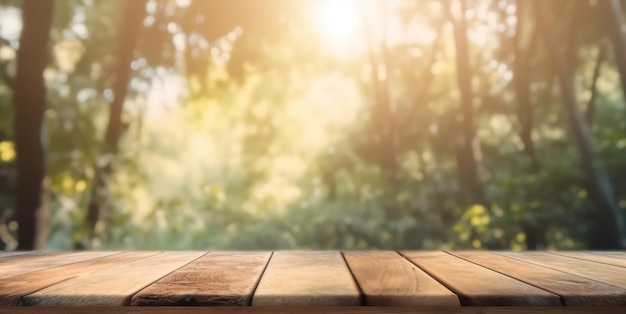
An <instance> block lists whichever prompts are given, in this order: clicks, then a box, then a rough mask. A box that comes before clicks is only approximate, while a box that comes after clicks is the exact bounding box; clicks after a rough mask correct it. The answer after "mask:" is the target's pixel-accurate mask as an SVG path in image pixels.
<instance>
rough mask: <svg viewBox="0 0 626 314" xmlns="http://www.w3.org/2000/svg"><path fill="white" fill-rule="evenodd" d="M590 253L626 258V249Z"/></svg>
mask: <svg viewBox="0 0 626 314" xmlns="http://www.w3.org/2000/svg"><path fill="white" fill-rule="evenodd" d="M589 253H592V254H598V255H604V256H612V257H617V258H626V251H590V252H589Z"/></svg>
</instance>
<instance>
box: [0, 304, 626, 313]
mask: <svg viewBox="0 0 626 314" xmlns="http://www.w3.org/2000/svg"><path fill="white" fill-rule="evenodd" d="M620 310H621V311H620ZM2 311H3V312H2V313H3V314H13V313H19V314H24V313H33V309H32V308H29V307H9V308H3V309H2ZM37 313H58V314H92V313H95V314H100V313H106V314H109V313H129V314H130V313H132V314H153V313H156V314H162V313H176V314H178V313H180V314H198V313H203V314H231V313H232V314H234V313H254V314H293V313H298V314H309V313H328V314H354V313H367V314H396V313H397V314H406V313H411V314H413V313H432V314H496V313H498V314H528V313H550V314H579V313H580V314H583V313H584V314H605V313H606V314H613V313H623V309H622V308H619V307H593V308H590V307H570V306H568V307H533V308H532V309H529V308H528V307H520V306H517V307H498V306H491V307H478V306H464V307H459V306H454V307H438V306H436V307H397V306H395V307H376V306H358V307H357V306H334V307H327V306H319V307H314V306H253V307H232V306H231V307H212V306H211V307H200V306H193V307H190V306H164V307H153V306H123V307H38V308H37Z"/></svg>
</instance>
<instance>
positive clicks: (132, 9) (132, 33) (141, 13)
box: [86, 0, 147, 236]
mask: <svg viewBox="0 0 626 314" xmlns="http://www.w3.org/2000/svg"><path fill="white" fill-rule="evenodd" d="M124 3H125V5H126V7H125V9H124V10H125V11H124V16H123V19H122V21H121V24H120V29H119V42H118V51H117V65H116V70H115V83H114V85H113V94H114V98H113V101H112V102H111V105H110V107H109V123H108V126H107V130H106V135H105V139H104V148H103V154H102V155H103V156H101V162H98V163H96V171H95V178H94V183H93V186H92V190H91V199H90V201H89V205H88V208H87V218H86V220H87V225H88V227H89V230H90V232H91V234H92V236H93V234H94V231H95V227H96V224H97V223H98V220H99V219H100V206H101V205H102V203H103V202H104V201H105V195H106V191H107V182H108V179H109V177H110V176H111V173H112V171H113V168H112V167H113V161H114V159H115V158H116V157H117V154H118V144H119V141H120V138H121V136H122V133H123V129H124V127H123V123H122V112H123V110H124V101H125V99H126V95H127V93H128V86H129V83H130V80H131V76H132V69H131V66H130V65H131V63H132V61H133V59H134V57H133V52H134V50H135V47H136V45H137V41H138V40H139V35H140V32H141V26H142V25H143V20H144V18H145V17H146V3H147V1H146V0H133V1H125V2H124Z"/></svg>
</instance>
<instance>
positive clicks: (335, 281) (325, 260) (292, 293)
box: [252, 252, 361, 306]
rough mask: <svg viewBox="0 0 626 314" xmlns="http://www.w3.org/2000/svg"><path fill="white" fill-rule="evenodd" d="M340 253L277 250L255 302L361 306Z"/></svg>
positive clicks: (259, 287)
mask: <svg viewBox="0 0 626 314" xmlns="http://www.w3.org/2000/svg"><path fill="white" fill-rule="evenodd" d="M360 303H361V302H360V294H359V290H358V288H357V286H356V283H355V282H354V279H353V278H352V275H351V274H350V271H349V270H348V267H347V265H346V263H345V261H344V259H343V257H342V256H341V254H340V253H339V252H275V253H274V254H273V255H272V258H271V259H270V262H269V264H268V266H267V269H266V270H265V273H264V274H263V276H262V277H261V281H260V282H259V286H258V287H257V290H256V292H255V293H254V296H253V298H252V305H253V306H254V305H328V306H329V305H360Z"/></svg>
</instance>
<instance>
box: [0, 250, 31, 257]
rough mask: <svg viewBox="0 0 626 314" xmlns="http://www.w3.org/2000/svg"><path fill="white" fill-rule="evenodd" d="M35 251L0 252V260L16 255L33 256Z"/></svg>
mask: <svg viewBox="0 0 626 314" xmlns="http://www.w3.org/2000/svg"><path fill="white" fill-rule="evenodd" d="M36 252H37V251H0V258H6V257H11V256H16V255H24V254H33V253H36Z"/></svg>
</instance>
